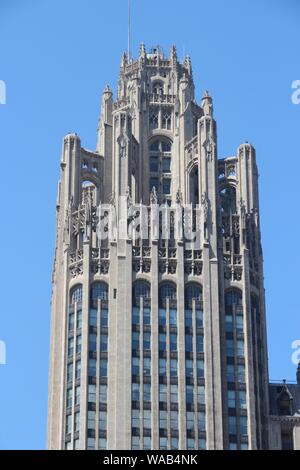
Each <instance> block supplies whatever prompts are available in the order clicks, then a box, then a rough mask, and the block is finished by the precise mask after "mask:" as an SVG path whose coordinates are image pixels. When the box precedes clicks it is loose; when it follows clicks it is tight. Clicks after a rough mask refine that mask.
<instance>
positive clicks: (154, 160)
mask: <svg viewBox="0 0 300 470" xmlns="http://www.w3.org/2000/svg"><path fill="white" fill-rule="evenodd" d="M150 171H151V172H152V173H158V171H159V157H158V155H154V156H151V157H150Z"/></svg>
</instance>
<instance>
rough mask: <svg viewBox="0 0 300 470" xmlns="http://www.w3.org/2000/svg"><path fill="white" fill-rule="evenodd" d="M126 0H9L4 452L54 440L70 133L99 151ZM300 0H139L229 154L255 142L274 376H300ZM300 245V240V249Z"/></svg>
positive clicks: (140, 20) (136, 36) (3, 111)
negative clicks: (59, 237)
mask: <svg viewBox="0 0 300 470" xmlns="http://www.w3.org/2000/svg"><path fill="white" fill-rule="evenodd" d="M126 24H127V0H110V1H107V2H106V1H103V0H89V1H86V0H85V1H84V0H63V1H62V0H0V44H1V56H0V80H4V81H5V82H6V85H7V104H6V105H5V106H4V105H0V152H1V172H2V181H1V185H0V188H1V194H0V197H1V201H2V207H1V220H2V222H1V224H2V229H1V244H0V246H1V249H2V253H1V268H2V269H1V310H0V340H4V341H5V342H6V345H7V365H6V366H1V365H0V448H1V449H18V448H20V449H41V448H45V439H46V437H45V436H46V412H47V379H48V351H49V321H50V294H51V285H50V281H51V269H52V260H53V253H54V241H55V199H56V187H57V181H58V178H59V161H60V151H61V142H62V138H63V136H64V134H66V133H68V132H77V133H78V134H79V135H80V137H81V139H82V143H83V145H84V146H85V147H87V148H91V149H94V148H95V143H96V130H97V120H98V116H99V111H100V108H99V106H100V97H101V92H102V90H103V88H104V87H105V85H106V84H107V83H109V84H110V85H111V86H112V88H113V89H115V88H116V84H117V79H118V72H119V64H120V58H121V53H122V51H123V50H124V49H125V48H126V47H127V26H126ZM299 27H300V2H299V1H298V0H226V1H224V0H209V1H207V0H205V1H204V0H186V1H185V2H182V0H163V1H162V0H151V1H148V0H147V1H146V0H133V32H132V43H133V51H134V54H136V53H137V51H138V45H139V43H140V42H141V41H144V42H145V43H146V46H148V47H150V46H152V45H156V44H161V45H162V46H163V47H164V48H165V50H166V52H168V51H169V46H170V45H171V44H173V43H175V44H177V48H178V53H179V56H180V57H181V56H182V55H183V52H184V51H185V52H186V53H188V54H190V56H191V58H192V63H193V69H194V79H195V85H196V93H197V98H198V99H199V98H200V97H201V96H202V94H203V92H204V91H205V89H208V90H209V91H210V93H211V94H212V96H213V98H214V107H215V117H216V119H217V122H218V138H219V157H224V156H229V155H233V154H234V153H235V150H236V148H237V146H238V145H239V144H240V143H241V142H243V141H246V140H248V141H250V142H251V143H252V144H253V145H254V146H255V147H256V149H257V159H258V165H259V170H260V197H261V220H262V236H263V246H264V258H265V286H266V298H267V315H268V342H269V358H270V376H271V378H273V379H281V378H283V377H286V378H288V379H294V378H295V366H293V364H292V363H291V359H290V356H291V353H292V350H291V343H292V341H293V340H295V339H300V328H299V323H300V322H299V313H300V308H299V307H300V305H299V304H300V302H299V298H300V297H299V291H300V289H299V267H300V259H299V230H300V222H299V218H297V215H299V174H300V152H299V150H300V149H299V147H300V145H299V136H300V133H299V124H300V105H298V106H296V105H293V104H292V102H291V92H292V91H291V83H292V81H293V80H296V79H300V67H299V31H300V29H299ZM297 248H298V249H297Z"/></svg>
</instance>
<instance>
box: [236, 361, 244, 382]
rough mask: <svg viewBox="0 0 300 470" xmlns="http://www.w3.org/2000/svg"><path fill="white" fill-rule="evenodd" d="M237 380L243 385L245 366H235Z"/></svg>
mask: <svg viewBox="0 0 300 470" xmlns="http://www.w3.org/2000/svg"><path fill="white" fill-rule="evenodd" d="M237 380H238V382H240V383H245V366H243V365H241V364H239V365H238V366H237Z"/></svg>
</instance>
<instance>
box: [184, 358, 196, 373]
mask: <svg viewBox="0 0 300 470" xmlns="http://www.w3.org/2000/svg"><path fill="white" fill-rule="evenodd" d="M185 374H186V377H193V374H194V371H193V361H192V359H186V361H185Z"/></svg>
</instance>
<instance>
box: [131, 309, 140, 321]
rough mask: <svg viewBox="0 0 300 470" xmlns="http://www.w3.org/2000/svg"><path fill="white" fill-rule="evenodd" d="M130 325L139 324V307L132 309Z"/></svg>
mask: <svg viewBox="0 0 300 470" xmlns="http://www.w3.org/2000/svg"><path fill="white" fill-rule="evenodd" d="M132 324H133V325H139V324H140V307H133V309H132Z"/></svg>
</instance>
